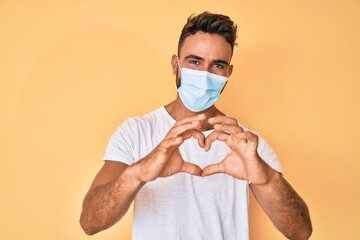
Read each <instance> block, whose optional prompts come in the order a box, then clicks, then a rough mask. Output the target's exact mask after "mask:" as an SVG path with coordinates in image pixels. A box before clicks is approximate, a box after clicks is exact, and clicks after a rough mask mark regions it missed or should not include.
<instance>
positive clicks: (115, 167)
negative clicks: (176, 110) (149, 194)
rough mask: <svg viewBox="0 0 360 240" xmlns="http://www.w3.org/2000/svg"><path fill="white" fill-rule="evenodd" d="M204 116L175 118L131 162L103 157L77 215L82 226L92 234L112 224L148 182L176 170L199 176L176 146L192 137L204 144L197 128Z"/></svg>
mask: <svg viewBox="0 0 360 240" xmlns="http://www.w3.org/2000/svg"><path fill="white" fill-rule="evenodd" d="M204 119H205V116H204V115H198V116H193V117H188V118H185V119H182V120H180V121H178V122H176V124H175V125H174V126H173V127H172V128H171V129H170V130H169V132H168V134H167V135H166V136H165V138H164V140H163V141H161V142H160V143H159V145H158V146H156V147H155V148H154V149H153V150H152V151H151V152H150V153H149V154H148V155H147V156H145V157H144V158H143V159H140V160H139V161H138V162H137V163H135V164H134V165H131V166H128V165H126V164H124V163H119V162H113V161H105V164H104V166H103V168H102V169H101V170H100V171H99V173H98V174H97V176H96V177H95V179H94V181H93V184H92V185H91V187H90V190H89V191H88V193H87V195H86V196H85V199H84V203H83V210H82V213H81V217H80V225H81V227H82V228H83V230H84V231H85V232H86V233H87V234H89V235H92V234H95V233H97V232H99V231H102V230H104V229H106V228H108V227H110V226H112V225H113V224H115V223H116V222H117V221H119V220H120V219H121V218H122V217H123V216H124V215H125V213H126V212H127V210H128V209H129V206H130V205H131V203H132V201H133V200H134V198H135V196H136V194H137V193H138V191H139V190H140V189H141V187H142V186H144V184H146V183H147V182H150V181H154V180H155V179H157V178H158V177H168V176H171V175H174V174H176V173H179V172H187V173H190V174H193V175H197V176H200V175H201V173H202V171H201V169H200V168H199V166H196V165H194V164H192V163H188V162H185V161H184V160H183V159H182V157H181V154H180V151H179V146H180V145H181V144H182V143H183V142H184V141H185V140H186V139H188V138H190V137H194V138H196V139H198V141H199V145H200V146H201V147H205V144H204V141H205V140H204V135H203V134H202V133H201V131H200V130H199V129H200V127H201V125H202V124H203V122H204Z"/></svg>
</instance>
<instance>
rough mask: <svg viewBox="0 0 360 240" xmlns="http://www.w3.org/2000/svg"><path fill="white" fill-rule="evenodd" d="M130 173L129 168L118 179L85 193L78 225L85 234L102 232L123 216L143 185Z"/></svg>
mask: <svg viewBox="0 0 360 240" xmlns="http://www.w3.org/2000/svg"><path fill="white" fill-rule="evenodd" d="M131 171H132V169H131V167H128V168H127V169H126V170H125V171H124V172H123V173H122V174H121V175H120V176H119V177H118V178H116V179H114V180H113V181H110V182H108V183H106V184H104V185H100V186H97V187H94V188H93V189H90V191H89V192H88V193H87V195H86V197H85V199H84V203H83V210H82V213H81V217H80V224H81V226H82V228H83V229H84V231H85V232H86V233H87V234H89V235H92V234H95V233H97V232H99V231H102V230H104V229H106V228H108V227H110V226H112V225H113V224H114V223H116V222H117V221H119V220H120V219H121V218H122V217H123V216H124V215H125V213H126V212H127V210H128V209H129V207H130V205H131V203H132V201H133V200H134V198H135V196H136V194H137V192H138V191H139V190H140V189H141V187H142V186H143V185H144V183H142V182H140V181H139V180H137V179H136V178H134V177H133V175H132V172H131Z"/></svg>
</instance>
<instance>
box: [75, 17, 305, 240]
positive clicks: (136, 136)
mask: <svg viewBox="0 0 360 240" xmlns="http://www.w3.org/2000/svg"><path fill="white" fill-rule="evenodd" d="M235 39H236V25H235V24H234V23H233V22H232V21H231V20H230V18H229V17H227V16H223V15H219V14H211V13H208V12H204V13H202V14H199V15H197V16H191V17H190V18H189V19H188V21H187V23H186V25H185V26H184V28H183V31H182V33H181V36H180V40H179V45H178V55H177V56H176V55H174V56H173V57H172V60H171V65H172V69H173V73H174V75H175V76H176V84H177V87H178V94H177V97H176V99H175V100H174V101H173V102H171V103H169V104H168V105H166V106H165V107H161V108H160V109H157V110H155V111H154V112H152V113H149V114H147V115H144V116H142V117H137V118H130V119H128V120H127V121H125V122H124V123H123V124H122V125H121V126H120V127H119V129H118V130H117V131H116V132H115V133H114V135H113V136H112V138H111V140H110V142H109V145H108V147H107V150H106V153H105V157H104V160H105V163H104V166H103V167H102V169H101V170H100V171H99V173H98V174H97V176H96V177H95V179H94V181H93V183H92V185H91V188H90V190H89V192H88V193H87V195H86V197H85V199H84V204H83V211H82V214H81V219H80V223H81V226H82V227H83V229H84V231H85V232H86V233H87V234H95V233H97V232H99V231H101V230H104V229H106V228H108V227H110V226H111V225H113V224H115V223H116V222H117V221H118V220H120V219H121V218H122V217H123V216H124V214H125V213H126V212H127V210H128V208H129V206H130V204H131V203H132V201H133V200H134V201H135V205H134V223H133V239H135V240H140V239H146V240H149V239H150V240H151V239H154V240H159V239H166V240H168V239H184V240H192V239H194V240H198V239H206V240H208V239H216V240H219V239H226V240H229V239H248V238H249V230H248V194H249V186H250V189H251V190H252V192H253V194H254V195H255V197H256V199H257V201H258V202H259V204H260V205H261V207H262V208H263V209H264V211H265V212H266V214H267V215H268V216H269V218H270V219H271V221H272V222H273V223H274V225H275V226H276V227H277V228H278V229H279V231H281V232H282V233H283V234H284V235H285V236H286V237H288V238H290V239H308V238H309V236H310V235H311V232H312V227H311V221H310V216H309V212H308V209H307V207H306V204H305V203H304V201H303V200H302V199H301V198H300V196H299V195H298V194H297V193H296V192H295V190H294V189H293V188H292V187H291V186H290V184H289V183H288V182H287V181H286V180H285V179H284V178H283V176H282V174H281V171H282V170H281V166H280V163H279V160H278V158H277V156H276V154H275V153H274V152H273V150H272V149H271V147H270V146H269V145H268V144H267V143H266V142H265V141H264V140H263V139H262V138H261V137H259V136H258V135H256V134H255V133H252V132H251V131H248V130H247V129H246V128H245V127H243V126H241V125H240V124H239V123H238V121H237V120H236V119H233V118H231V117H229V116H226V115H225V114H224V113H222V112H221V111H220V110H218V109H217V108H216V107H215V105H214V104H215V102H216V101H217V100H218V99H219V98H220V93H221V92H222V90H223V89H224V87H225V85H226V81H227V78H228V77H229V76H230V75H231V73H232V69H233V66H232V65H230V60H231V57H232V53H233V48H234V45H235Z"/></svg>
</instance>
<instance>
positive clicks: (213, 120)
mask: <svg viewBox="0 0 360 240" xmlns="http://www.w3.org/2000/svg"><path fill="white" fill-rule="evenodd" d="M208 121H209V123H210V124H212V125H215V124H221V123H224V124H232V125H238V121H237V120H236V119H235V118H231V117H228V116H225V115H220V116H215V117H212V118H209V120H208Z"/></svg>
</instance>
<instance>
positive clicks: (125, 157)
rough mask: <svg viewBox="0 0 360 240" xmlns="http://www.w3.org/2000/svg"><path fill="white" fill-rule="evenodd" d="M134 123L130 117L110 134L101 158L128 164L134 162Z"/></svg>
mask: <svg viewBox="0 0 360 240" xmlns="http://www.w3.org/2000/svg"><path fill="white" fill-rule="evenodd" d="M135 131H136V124H134V122H132V120H131V119H128V120H126V121H125V122H124V123H123V124H121V125H120V127H119V128H118V129H117V130H116V131H115V132H114V134H113V135H112V136H111V138H110V141H109V143H108V145H107V148H106V151H105V155H104V158H103V160H111V161H117V162H122V163H125V164H128V165H132V164H134V163H135V158H134V149H135V142H134V137H133V136H134V132H135Z"/></svg>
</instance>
